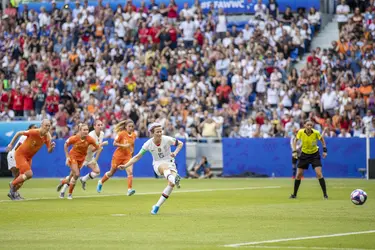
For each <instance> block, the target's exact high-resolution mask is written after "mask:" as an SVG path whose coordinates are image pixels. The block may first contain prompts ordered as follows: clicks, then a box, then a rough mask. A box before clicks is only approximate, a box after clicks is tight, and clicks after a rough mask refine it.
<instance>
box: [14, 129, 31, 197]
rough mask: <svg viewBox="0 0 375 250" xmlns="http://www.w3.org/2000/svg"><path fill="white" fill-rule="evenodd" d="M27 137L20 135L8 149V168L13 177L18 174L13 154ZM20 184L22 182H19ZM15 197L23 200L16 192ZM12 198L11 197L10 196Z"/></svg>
mask: <svg viewBox="0 0 375 250" xmlns="http://www.w3.org/2000/svg"><path fill="white" fill-rule="evenodd" d="M36 128H37V126H36V125H35V124H31V125H30V126H29V128H28V130H30V129H36ZM26 139H27V136H25V135H22V136H21V137H20V138H19V139H18V141H17V143H16V146H15V147H14V148H13V149H12V150H11V151H9V153H8V155H7V161H8V169H9V170H10V171H11V172H12V175H13V177H14V179H16V178H17V177H18V175H19V170H18V168H16V159H15V158H14V154H15V153H16V150H17V148H18V147H19V146H21V144H22V143H23V142H24V141H25V140H26ZM21 185H22V184H21ZM10 195H11V194H10V193H9V194H8V197H9V198H11V196H10ZM15 197H16V198H17V199H19V200H23V197H22V196H21V195H20V194H19V193H18V192H16V194H15ZM11 199H12V198H11Z"/></svg>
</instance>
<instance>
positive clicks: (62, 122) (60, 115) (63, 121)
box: [55, 104, 69, 135]
mask: <svg viewBox="0 0 375 250" xmlns="http://www.w3.org/2000/svg"><path fill="white" fill-rule="evenodd" d="M68 117H69V114H68V111H67V110H66V109H65V108H64V105H63V104H59V111H58V112H57V113H56V115H55V118H56V133H57V134H58V135H60V133H61V132H63V130H64V128H65V127H66V125H67V122H68Z"/></svg>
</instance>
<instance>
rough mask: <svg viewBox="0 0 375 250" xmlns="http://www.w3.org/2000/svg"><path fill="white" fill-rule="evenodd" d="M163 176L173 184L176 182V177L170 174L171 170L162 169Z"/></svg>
mask: <svg viewBox="0 0 375 250" xmlns="http://www.w3.org/2000/svg"><path fill="white" fill-rule="evenodd" d="M164 177H165V178H166V179H167V180H168V181H170V182H171V183H173V184H176V178H175V177H174V176H173V175H172V172H171V170H169V169H167V170H164Z"/></svg>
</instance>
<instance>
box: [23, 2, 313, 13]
mask: <svg viewBox="0 0 375 250" xmlns="http://www.w3.org/2000/svg"><path fill="white" fill-rule="evenodd" d="M155 2H156V3H158V4H160V3H165V4H166V5H167V6H168V4H169V0H156V1H155ZM211 2H213V3H214V6H215V9H219V8H223V9H224V12H225V13H227V14H253V13H254V5H255V4H256V3H257V0H200V4H201V8H202V10H203V12H207V11H208V10H209V7H210V3H211ZM263 2H264V3H265V4H267V3H268V0H265V1H263ZM277 2H278V4H279V10H280V12H284V11H285V9H286V8H287V7H291V8H292V10H293V11H296V10H297V8H300V7H302V8H306V9H307V11H308V9H309V8H311V7H314V8H315V9H318V10H319V7H320V0H304V1H301V0H277ZM107 3H109V4H110V6H111V8H112V9H116V8H117V5H119V4H120V5H121V6H123V5H124V4H125V1H120V0H112V1H108V0H103V5H105V4H107ZM132 3H133V4H134V5H135V6H136V7H139V6H140V3H141V0H133V1H132ZM145 3H146V6H147V7H148V6H149V4H150V0H145ZM184 3H188V4H189V6H193V4H194V0H176V4H177V6H178V8H179V10H181V9H182V8H183V6H184ZM81 4H83V1H81ZM27 5H28V7H29V9H34V10H35V11H37V12H39V11H40V7H42V6H44V7H45V8H46V10H47V11H49V10H50V9H51V8H52V5H51V3H43V2H29V3H27ZM56 5H57V7H58V8H61V7H63V5H64V2H57V3H56ZM89 5H90V6H96V5H97V1H92V0H89ZM74 7H75V3H74V1H71V3H69V8H71V9H74ZM23 9H24V7H23V4H20V5H19V8H18V10H19V12H21V11H23Z"/></svg>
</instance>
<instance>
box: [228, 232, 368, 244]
mask: <svg viewBox="0 0 375 250" xmlns="http://www.w3.org/2000/svg"><path fill="white" fill-rule="evenodd" d="M371 233H375V230H369V231H359V232H349V233H338V234H326V235H317V236H306V237H297V238H286V239H277V240H264V241H253V242H244V243H237V244H228V245H224V247H241V246H251V245H260V244H266V243H278V242H288V241H298V240H311V239H321V238H333V237H342V236H348V235H358V234H371Z"/></svg>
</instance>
